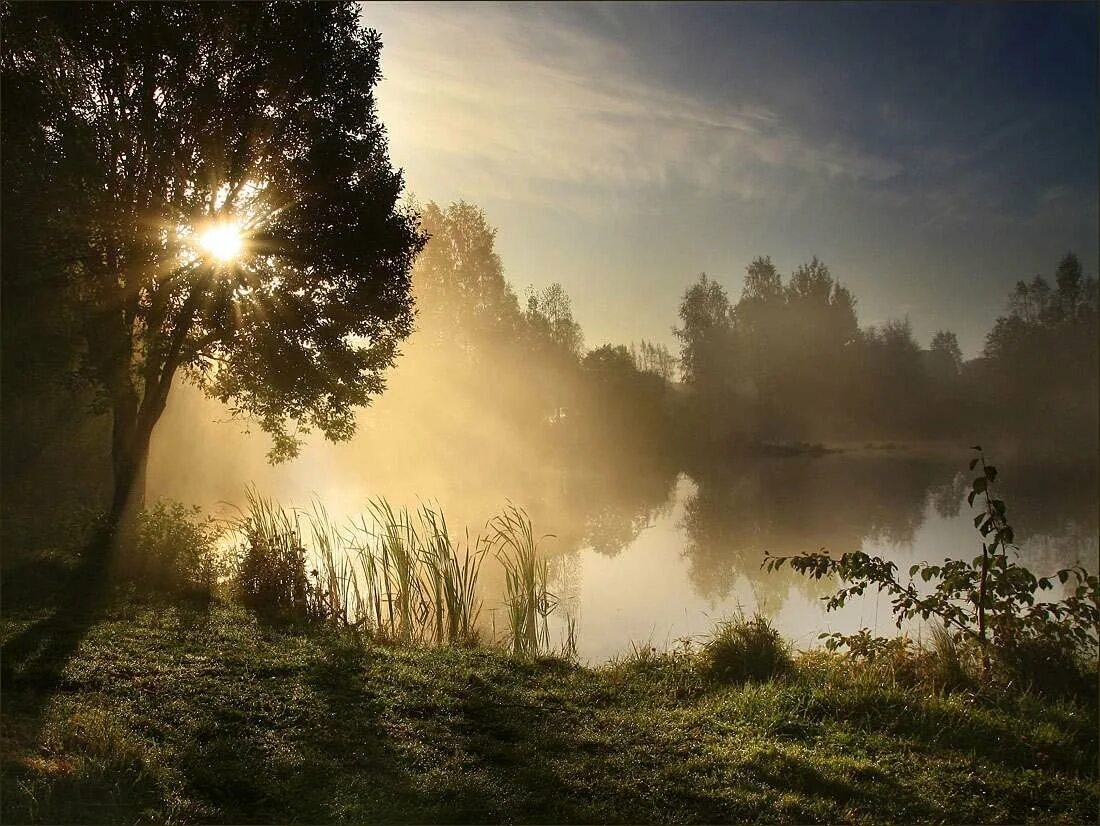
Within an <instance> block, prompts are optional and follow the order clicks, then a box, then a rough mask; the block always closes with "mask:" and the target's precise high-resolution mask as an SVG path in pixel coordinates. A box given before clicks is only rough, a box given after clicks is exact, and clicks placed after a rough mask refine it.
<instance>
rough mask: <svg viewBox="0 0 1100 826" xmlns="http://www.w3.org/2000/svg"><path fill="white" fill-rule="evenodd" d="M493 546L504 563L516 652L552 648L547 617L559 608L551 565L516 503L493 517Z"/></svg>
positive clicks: (534, 651)
mask: <svg viewBox="0 0 1100 826" xmlns="http://www.w3.org/2000/svg"><path fill="white" fill-rule="evenodd" d="M488 527H489V532H490V546H491V547H492V548H493V549H494V550H495V553H496V557H497V559H498V560H499V561H500V563H501V564H502V565H503V566H504V576H505V588H506V598H505V602H506V604H507V608H508V625H509V630H510V632H511V647H512V651H513V652H515V653H517V654H521V655H524V656H535V655H537V654H538V653H539V651H540V650H549V648H550V628H549V625H548V623H547V617H548V616H549V615H550V614H551V612H553V610H554V609H555V608H556V607H557V604H558V600H557V597H556V596H554V595H553V594H551V593H550V591H549V589H548V587H547V585H548V581H549V570H550V569H549V565H548V563H547V560H546V559H543V558H541V557H540V556H539V553H538V545H539V542H540V541H541V539H546V538H548V537H545V536H544V537H542V538H541V539H540V540H536V539H535V532H534V528H533V526H532V524H531V519H530V517H528V515H527V513H526V512H525V511H523V510H522V509H521V508H518V507H516V506H515V505H513V504H512V503H509V504H508V506H507V507H506V508H505V509H504V512H503V513H501V514H500V515H499V516H495V517H493V518H492V519H490V520H489V525H488Z"/></svg>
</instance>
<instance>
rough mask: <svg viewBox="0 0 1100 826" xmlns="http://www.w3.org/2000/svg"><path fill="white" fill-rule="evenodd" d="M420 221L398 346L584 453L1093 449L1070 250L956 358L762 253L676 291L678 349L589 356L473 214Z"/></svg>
mask: <svg viewBox="0 0 1100 826" xmlns="http://www.w3.org/2000/svg"><path fill="white" fill-rule="evenodd" d="M422 216H423V222H424V228H425V229H426V230H427V231H428V232H429V233H430V234H431V236H432V238H431V240H430V241H429V243H428V245H427V247H426V249H425V250H424V252H423V253H422V255H421V257H420V258H419V260H418V262H417V266H416V269H415V270H414V283H415V289H416V294H417V306H418V314H419V315H418V328H419V332H418V333H417V334H415V335H414V337H413V340H412V342H411V343H410V348H415V347H424V348H434V349H435V351H436V352H437V353H438V354H441V356H442V358H443V360H444V361H445V362H447V363H448V364H449V365H450V368H449V369H453V367H454V366H455V365H456V364H458V363H461V364H463V365H465V366H466V367H468V368H469V376H470V382H471V387H476V386H477V385H478V382H479V381H484V382H485V383H486V390H485V394H486V395H485V399H486V402H487V403H493V404H511V405H513V406H514V407H515V410H516V412H517V413H520V411H521V410H522V412H523V415H526V416H528V417H529V421H531V422H535V421H538V422H540V423H552V424H553V425H554V426H555V427H556V428H557V429H558V431H559V432H560V435H561V437H562V438H566V439H569V440H571V443H573V444H575V445H577V444H579V445H583V446H584V447H585V448H586V450H587V451H592V450H596V451H600V450H601V449H606V450H611V451H613V452H614V454H616V456H617V458H621V456H622V454H624V453H625V454H631V453H634V454H639V453H644V452H646V451H654V450H656V449H657V448H658V447H662V446H663V447H667V446H668V445H670V444H675V445H678V446H679V447H680V448H683V449H687V450H691V449H693V448H698V449H701V450H702V451H703V452H705V453H706V454H707V455H713V450H714V448H715V446H727V445H728V446H737V445H738V444H741V445H744V444H750V443H754V442H793V441H805V440H815V441H829V440H846V441H850V440H862V439H962V440H968V439H986V440H990V439H1000V440H1002V441H1014V442H1019V443H1025V447H1032V448H1036V449H1037V450H1038V452H1043V449H1045V448H1052V449H1061V448H1063V447H1071V448H1073V449H1074V450H1075V451H1080V452H1082V453H1084V454H1085V455H1092V454H1093V453H1094V452H1095V447H1096V431H1097V393H1098V387H1097V375H1098V370H1100V368H1098V360H1097V348H1098V345H1097V282H1096V279H1095V278H1091V277H1085V276H1084V274H1083V272H1082V268H1081V264H1080V261H1079V260H1078V259H1077V257H1076V256H1075V255H1073V254H1072V253H1071V254H1067V255H1066V256H1065V257H1064V258H1063V259H1062V261H1061V262H1060V263H1059V264H1058V268H1057V271H1056V274H1055V278H1054V283H1053V284H1050V283H1048V282H1047V280H1046V279H1044V278H1042V277H1039V276H1036V278H1035V279H1034V280H1033V281H1032V282H1030V283H1025V282H1020V283H1019V284H1018V285H1017V287H1016V289H1015V290H1014V291H1013V293H1012V294H1011V296H1010V298H1009V302H1008V306H1007V311H1006V312H1005V314H1004V315H1002V316H1000V317H998V318H996V320H995V321H994V323H993V324H992V329H991V330H990V332H989V334H988V336H987V338H986V343H985V348H984V351H983V354H982V356H981V357H979V358H976V359H973V360H970V361H964V360H963V357H962V353H961V351H960V348H959V344H958V341H957V339H956V336H955V334H954V333H953V332H950V331H947V330H940V331H939V332H937V333H936V334H935V335H934V336H933V337H932V340H931V341H930V342H929V343H928V346H927V347H922V346H921V344H920V343H919V342H917V340H916V339H915V338H914V336H913V331H912V327H911V325H910V323H909V320H908V318H902V319H895V320H891V321H888V322H886V323H885V324H882V325H880V326H872V327H863V328H861V327H860V324H859V320H858V316H857V313H856V305H857V302H856V297H855V296H854V295H852V293H851V292H850V291H849V290H848V289H846V288H845V287H844V286H843V285H841V284H840V283H839V281H838V280H837V279H835V278H834V277H833V275H832V274H831V273H830V271H829V268H828V267H827V266H826V265H825V264H824V263H823V262H821V261H819V260H817V259H816V258H814V259H813V260H811V261H810V262H809V263H807V264H803V265H802V266H800V267H798V268H797V269H796V270H795V271H794V272H793V273H791V274H790V276H789V277H787V278H784V277H783V276H782V275H781V274H780V273H779V272H778V271H777V269H776V267H775V266H774V264H772V262H771V260H770V258H767V257H761V258H757V259H755V260H754V261H753V262H752V263H751V264H750V265H749V266H748V269H747V273H746V277H745V281H744V286H743V288H742V291H741V295H740V297H739V299H738V300H737V301H736V303H733V302H732V301H731V300H730V298H729V296H728V294H727V292H726V290H725V289H724V288H723V287H722V285H721V284H719V283H718V282H717V281H714V280H713V279H711V278H708V277H707V276H706V275H702V276H700V277H699V278H698V280H697V281H696V282H695V283H694V284H692V285H691V286H689V287H688V288H687V290H686V291H685V293H684V295H683V299H682V301H681V303H680V307H679V325H678V326H677V327H676V328H675V331H674V332H675V335H676V337H677V339H678V340H679V342H680V352H679V353H678V356H679V357H678V358H677V357H675V356H674V355H672V354H671V353H670V352H669V351H668V349H667V348H666V347H664V346H663V345H662V344H659V343H651V342H646V341H643V342H641V344H640V345H636V344H633V343H631V344H629V345H628V344H621V345H610V344H607V345H603V346H601V347H598V348H596V349H592V350H586V349H585V348H584V343H583V342H584V339H583V335H582V332H581V330H580V327H579V326H578V324H577V323H576V321H575V320H574V318H573V315H572V311H571V306H570V301H569V297H568V295H566V293H565V291H564V290H563V289H562V288H561V286H560V285H559V284H554V285H552V286H551V287H549V288H547V289H546V290H544V291H542V292H541V293H539V292H530V291H529V293H528V296H527V298H526V307H525V308H524V307H523V306H522V303H521V301H520V300H519V298H518V297H517V295H516V293H515V291H514V290H513V288H512V287H511V286H510V285H509V284H508V282H507V281H506V280H505V278H504V274H503V267H502V264H501V261H500V259H499V257H498V256H497V255H496V253H495V252H494V249H493V240H494V230H493V228H492V227H491V226H490V225H489V224H488V222H487V220H486V218H485V215H484V214H483V213H482V212H481V210H479V209H478V208H477V207H475V206H472V205H470V204H466V203H457V204H452V205H451V206H450V207H448V208H446V209H444V208H441V207H439V206H438V205H436V204H434V203H429V204H428V205H427V206H426V207H425V208H424V209H423V210H422ZM999 301H1000V298H999V297H996V296H991V297H990V303H991V305H995V304H996V303H997V302H999ZM1033 452H1034V451H1033ZM1048 452H1049V451H1048ZM590 455H591V454H590ZM596 455H599V453H598V452H597V454H596ZM1079 455H1080V454H1079Z"/></svg>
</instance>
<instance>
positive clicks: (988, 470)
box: [985, 465, 997, 482]
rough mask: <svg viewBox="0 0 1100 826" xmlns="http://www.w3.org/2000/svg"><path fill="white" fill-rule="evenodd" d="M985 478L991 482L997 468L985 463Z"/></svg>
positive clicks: (995, 475)
mask: <svg viewBox="0 0 1100 826" xmlns="http://www.w3.org/2000/svg"><path fill="white" fill-rule="evenodd" d="M985 478H986V479H988V480H989V481H990V482H992V481H993V480H994V479H996V478H997V468H996V467H994V466H993V465H986V466H985Z"/></svg>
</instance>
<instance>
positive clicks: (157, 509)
mask: <svg viewBox="0 0 1100 826" xmlns="http://www.w3.org/2000/svg"><path fill="white" fill-rule="evenodd" d="M219 535H220V530H219V529H218V526H217V523H216V522H215V521H214V519H213V518H210V517H207V518H203V516H202V512H201V510H200V509H199V508H198V507H197V506H188V505H184V504H183V503H182V502H176V501H174V500H170V499H162V500H160V501H159V502H157V503H156V504H155V505H154V506H153V507H152V508H151V509H146V510H144V511H142V512H141V514H139V516H138V520H137V530H136V534H135V542H134V546H133V549H132V551H131V552H130V553H128V554H125V555H124V556H123V558H122V559H120V560H119V566H120V571H121V573H122V574H123V575H124V576H125V577H126V578H127V579H129V580H131V581H132V582H134V583H135V584H137V585H138V587H140V588H142V589H149V590H155V591H168V592H172V593H183V594H191V595H200V596H205V597H209V596H211V595H212V593H213V590H214V586H215V584H216V583H217V580H218V574H219V573H220V568H221V566H220V564H219V556H218V548H217V540H218V537H219Z"/></svg>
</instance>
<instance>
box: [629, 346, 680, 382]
mask: <svg viewBox="0 0 1100 826" xmlns="http://www.w3.org/2000/svg"><path fill="white" fill-rule="evenodd" d="M630 351H631V355H633V356H634V363H635V364H636V365H637V367H638V369H639V370H641V371H642V372H643V373H653V374H654V375H655V376H660V377H661V378H662V379H664V380H665V381H668V382H671V381H672V380H673V379H674V378H675V376H676V358H675V357H674V356H673V355H672V353H670V352H669V351H668V348H667V347H665V345H663V344H661V343H659V342H650V341H646V340H645V339H642V343H641V344H640V345H639V346H638V347H637V348H635V347H634V345H633V344H631V345H630Z"/></svg>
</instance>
